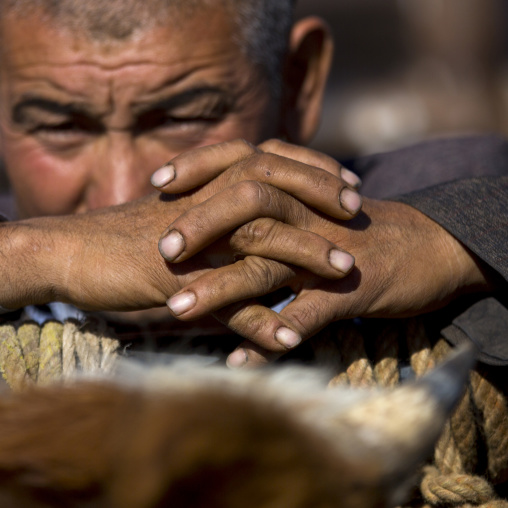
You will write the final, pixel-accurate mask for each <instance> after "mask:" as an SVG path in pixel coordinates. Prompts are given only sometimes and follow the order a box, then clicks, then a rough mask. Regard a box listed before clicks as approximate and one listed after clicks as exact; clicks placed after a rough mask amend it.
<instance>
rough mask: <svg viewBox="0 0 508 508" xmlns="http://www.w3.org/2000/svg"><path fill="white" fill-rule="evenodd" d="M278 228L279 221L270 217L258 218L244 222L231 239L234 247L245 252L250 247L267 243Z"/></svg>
mask: <svg viewBox="0 0 508 508" xmlns="http://www.w3.org/2000/svg"><path fill="white" fill-rule="evenodd" d="M276 228H277V221H275V220H274V219H268V218H263V219H257V220H255V221H252V222H249V223H247V224H244V225H243V226H242V227H240V228H239V229H238V230H237V231H236V232H235V234H234V235H233V237H232V239H231V240H232V242H233V247H234V248H236V249H237V250H239V251H240V252H243V253H245V251H246V250H248V249H252V248H253V247H256V246H259V245H260V244H262V243H266V241H267V240H269V239H270V238H272V236H273V234H274V230H275V229H276Z"/></svg>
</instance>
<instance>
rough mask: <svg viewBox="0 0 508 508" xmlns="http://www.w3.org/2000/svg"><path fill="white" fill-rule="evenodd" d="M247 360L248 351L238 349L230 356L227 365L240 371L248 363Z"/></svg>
mask: <svg viewBox="0 0 508 508" xmlns="http://www.w3.org/2000/svg"><path fill="white" fill-rule="evenodd" d="M247 360H248V356H247V351H245V349H237V350H236V351H233V352H232V353H231V354H230V355H229V356H228V358H227V360H226V365H227V366H228V367H229V368H230V369H239V368H241V367H243V366H244V365H245V364H246V363H247Z"/></svg>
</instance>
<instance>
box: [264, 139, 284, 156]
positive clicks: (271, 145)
mask: <svg viewBox="0 0 508 508" xmlns="http://www.w3.org/2000/svg"><path fill="white" fill-rule="evenodd" d="M285 145H286V143H284V142H283V141H281V140H280V139H276V138H272V139H268V140H266V141H264V142H263V143H261V145H259V147H260V148H261V150H263V152H269V153H279V152H280V150H281V149H282V148H283V147H284V146H285Z"/></svg>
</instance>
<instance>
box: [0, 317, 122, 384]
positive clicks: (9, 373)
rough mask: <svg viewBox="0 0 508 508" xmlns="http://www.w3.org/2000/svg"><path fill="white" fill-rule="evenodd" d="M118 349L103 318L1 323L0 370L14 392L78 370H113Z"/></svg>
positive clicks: (116, 342) (70, 376)
mask: <svg viewBox="0 0 508 508" xmlns="http://www.w3.org/2000/svg"><path fill="white" fill-rule="evenodd" d="M117 349H118V341H117V340H116V339H114V338H113V337H112V336H111V334H109V333H108V331H107V328H106V326H105V324H104V323H102V322H100V321H93V322H87V323H86V324H80V323H77V322H75V321H66V322H65V323H59V322H56V321H48V322H47V323H45V324H44V325H43V326H39V325H37V324H35V323H32V322H29V323H22V324H20V325H19V326H17V327H16V326H14V325H10V324H7V325H5V324H4V325H0V370H1V372H2V375H3V377H4V379H5V381H6V382H7V384H8V385H9V386H10V387H11V388H12V389H13V390H15V391H19V390H22V389H24V388H27V387H28V386H31V385H34V384H49V383H51V382H54V381H55V380H60V379H63V380H66V379H70V378H72V377H74V376H75V375H76V373H77V372H87V373H93V372H99V371H101V372H110V371H111V370H112V368H113V364H114V362H115V359H116V358H117Z"/></svg>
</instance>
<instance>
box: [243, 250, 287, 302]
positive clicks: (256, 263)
mask: <svg viewBox="0 0 508 508" xmlns="http://www.w3.org/2000/svg"><path fill="white" fill-rule="evenodd" d="M243 268H244V276H245V279H246V281H247V283H248V284H249V285H250V286H251V287H259V288H260V290H261V292H260V293H259V294H260V295H261V294H264V293H265V292H266V291H268V290H272V289H278V288H279V287H281V285H282V284H283V283H285V282H286V281H287V279H288V272H289V271H290V269H289V268H287V267H286V266H285V265H282V264H280V263H277V262H273V261H272V262H269V261H268V260H266V259H263V258H259V257H257V256H247V257H246V258H245V259H244V260H243Z"/></svg>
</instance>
